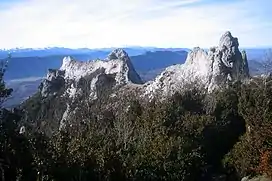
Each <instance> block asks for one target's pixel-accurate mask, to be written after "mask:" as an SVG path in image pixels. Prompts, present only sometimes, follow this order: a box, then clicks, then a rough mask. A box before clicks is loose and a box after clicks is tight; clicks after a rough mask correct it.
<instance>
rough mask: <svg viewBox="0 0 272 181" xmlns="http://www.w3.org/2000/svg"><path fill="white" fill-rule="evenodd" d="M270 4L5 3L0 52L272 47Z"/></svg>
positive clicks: (220, 0) (144, 0)
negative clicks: (226, 39)
mask: <svg viewBox="0 0 272 181" xmlns="http://www.w3.org/2000/svg"><path fill="white" fill-rule="evenodd" d="M271 7H272V1H271V0H76V1H68V0H0V23H1V25H2V26H1V33H0V48H14V47H32V48H42V47H48V46H50V47H51V46H61V47H70V48H79V47H88V48H101V47H124V46H156V47H188V48H192V47H196V46H200V47H204V48H207V47H211V46H216V45H217V44H218V40H219V38H220V36H221V34H223V33H224V32H225V31H227V30H229V31H231V32H232V34H233V35H234V36H237V37H238V38H239V41H240V46H242V47H272V35H271V32H272V11H271Z"/></svg>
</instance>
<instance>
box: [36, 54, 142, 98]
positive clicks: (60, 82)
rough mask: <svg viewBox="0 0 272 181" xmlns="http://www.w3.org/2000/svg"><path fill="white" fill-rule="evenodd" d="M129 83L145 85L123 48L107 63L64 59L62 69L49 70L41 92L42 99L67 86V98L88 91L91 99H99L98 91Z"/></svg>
mask: <svg viewBox="0 0 272 181" xmlns="http://www.w3.org/2000/svg"><path fill="white" fill-rule="evenodd" d="M86 81H87V82H86ZM128 83H135V84H142V80H141V78H140V76H139V75H138V74H137V73H136V71H135V69H134V67H133V65H132V63H131V61H130V58H129V56H128V54H127V53H126V52H125V51H124V50H122V49H116V50H114V51H112V52H111V53H110V54H109V55H108V57H107V59H106V60H94V61H88V62H80V61H76V60H74V59H72V58H71V57H65V58H64V59H63V63H62V66H61V67H60V69H59V70H52V69H51V70H49V72H48V74H47V78H46V79H45V80H44V81H43V82H42V84H41V86H40V91H41V94H42V96H43V97H47V96H49V95H54V94H55V93H56V92H57V91H58V90H59V89H60V88H61V87H63V86H66V91H65V95H67V96H68V97H70V98H75V97H76V96H78V95H81V94H82V93H83V92H84V90H85V93H86V91H88V92H89V96H90V98H91V99H96V98H97V93H98V90H101V89H102V87H103V86H108V84H111V87H114V86H122V85H125V84H128ZM113 84H114V85H113ZM86 86H88V87H86ZM86 88H87V89H88V90H86Z"/></svg>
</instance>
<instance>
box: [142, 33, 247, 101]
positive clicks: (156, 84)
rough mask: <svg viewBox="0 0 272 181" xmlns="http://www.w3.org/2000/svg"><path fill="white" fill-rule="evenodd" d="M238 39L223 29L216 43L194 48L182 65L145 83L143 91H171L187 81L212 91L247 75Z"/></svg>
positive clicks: (169, 69) (245, 59)
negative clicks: (207, 47)
mask: <svg viewBox="0 0 272 181" xmlns="http://www.w3.org/2000/svg"><path fill="white" fill-rule="evenodd" d="M238 47H239V43H238V39H237V38H235V37H233V36H232V35H231V33H230V32H226V33H225V34H224V35H223V36H222V37H221V38H220V41H219V46H218V47H213V48H211V49H210V50H209V51H208V52H206V51H205V50H203V49H200V48H194V49H193V50H192V51H191V52H189V54H188V57H187V59H186V62H185V63H184V64H183V65H174V66H171V67H168V68H166V70H165V71H164V72H163V73H162V74H161V75H160V76H158V77H157V78H156V79H155V81H153V82H149V83H148V85H146V90H145V95H148V96H150V97H152V96H153V94H156V93H160V94H162V95H169V94H170V95H171V94H172V93H174V92H176V91H179V90H182V89H186V88H188V86H190V85H192V84H193V85H194V86H199V87H201V88H203V89H206V90H208V91H213V90H214V89H217V88H219V87H221V86H224V85H226V83H228V82H232V81H235V80H243V79H246V78H248V77H249V70H248V63H247V58H246V53H245V52H243V54H242V53H241V52H240V51H239V48H238Z"/></svg>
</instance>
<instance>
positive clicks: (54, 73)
mask: <svg viewBox="0 0 272 181" xmlns="http://www.w3.org/2000/svg"><path fill="white" fill-rule="evenodd" d="M64 74H65V72H64V71H61V70H53V69H49V70H48V73H47V77H46V79H45V80H43V82H42V83H41V85H40V87H39V90H40V92H41V95H42V97H48V96H50V95H54V94H56V93H57V92H58V91H59V90H60V89H61V88H62V87H63V86H64V84H65V79H64Z"/></svg>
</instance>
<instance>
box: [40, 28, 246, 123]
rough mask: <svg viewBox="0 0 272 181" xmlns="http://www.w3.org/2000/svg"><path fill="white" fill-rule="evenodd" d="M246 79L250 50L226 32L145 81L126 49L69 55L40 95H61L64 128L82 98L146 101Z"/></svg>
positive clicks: (214, 87)
mask: <svg viewBox="0 0 272 181" xmlns="http://www.w3.org/2000/svg"><path fill="white" fill-rule="evenodd" d="M247 78H249V69H248V63H247V57H246V53H245V52H242V53H241V52H240V51H239V43H238V39H237V38H235V37H233V36H232V35H231V33H230V32H226V33H225V34H224V35H223V36H222V37H221V38H220V40H219V45H218V46H217V47H213V48H210V50H209V51H205V50H203V49H201V48H199V47H197V48H194V49H193V50H191V51H190V52H189V54H188V57H187V59H186V62H185V63H184V64H178V65H173V66H170V67H168V68H166V69H165V70H164V71H163V72H162V73H161V75H159V76H158V77H157V78H155V80H154V81H150V82H147V83H145V84H144V83H143V82H142V80H141V78H140V76H139V75H138V74H137V72H136V71H135V69H134V67H133V65H132V63H131V61H130V58H129V56H128V54H127V53H126V52H125V51H124V50H122V49H116V50H114V51H112V52H111V53H110V54H109V55H108V57H107V58H106V59H105V60H99V59H98V60H92V61H88V62H80V61H76V60H74V59H73V58H71V57H65V58H64V59H63V63H62V66H61V67H60V69H59V70H52V69H51V70H49V71H48V75H47V78H46V79H45V80H44V81H43V82H42V84H41V86H40V95H41V97H42V99H50V100H55V101H56V100H60V99H61V100H62V101H57V102H63V103H64V104H63V105H62V106H64V108H63V109H62V111H59V112H61V114H60V116H59V117H58V120H59V121H58V122H59V128H62V127H64V126H65V125H66V123H67V122H69V119H70V118H71V117H72V115H73V114H76V112H80V110H79V109H78V105H80V104H82V102H88V101H96V100H99V99H105V97H109V99H112V98H113V97H115V98H116V97H117V100H119V98H122V97H124V96H125V95H132V94H133V95H135V97H136V98H138V99H143V100H151V99H152V98H154V97H161V98H166V97H168V96H171V95H173V94H174V93H175V92H180V91H183V90H186V89H189V88H190V87H192V86H193V87H198V88H200V89H201V90H203V91H207V92H212V91H213V90H216V89H219V88H220V87H224V86H225V85H227V84H228V83H230V82H234V81H236V80H245V79H247ZM111 102H112V103H113V102H114V101H111ZM107 104H108V103H107ZM108 105H109V104H108ZM111 106H113V105H112V104H111ZM117 107H118V106H117Z"/></svg>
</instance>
